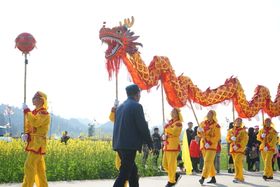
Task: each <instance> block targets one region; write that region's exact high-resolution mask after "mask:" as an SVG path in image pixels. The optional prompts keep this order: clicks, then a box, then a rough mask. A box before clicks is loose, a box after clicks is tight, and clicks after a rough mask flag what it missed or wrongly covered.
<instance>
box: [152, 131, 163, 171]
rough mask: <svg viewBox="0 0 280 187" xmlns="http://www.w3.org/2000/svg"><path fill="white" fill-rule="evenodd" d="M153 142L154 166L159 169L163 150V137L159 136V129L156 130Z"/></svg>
mask: <svg viewBox="0 0 280 187" xmlns="http://www.w3.org/2000/svg"><path fill="white" fill-rule="evenodd" d="M152 140H153V155H154V164H155V166H156V167H157V162H158V157H159V153H160V150H161V137H160V134H159V129H158V128H157V127H155V128H154V133H153V134H152Z"/></svg>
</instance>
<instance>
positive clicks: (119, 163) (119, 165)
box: [115, 152, 128, 187]
mask: <svg viewBox="0 0 280 187" xmlns="http://www.w3.org/2000/svg"><path fill="white" fill-rule="evenodd" d="M115 166H116V168H117V170H120V167H121V158H120V156H119V154H118V152H116V158H115ZM124 187H128V181H125V184H124Z"/></svg>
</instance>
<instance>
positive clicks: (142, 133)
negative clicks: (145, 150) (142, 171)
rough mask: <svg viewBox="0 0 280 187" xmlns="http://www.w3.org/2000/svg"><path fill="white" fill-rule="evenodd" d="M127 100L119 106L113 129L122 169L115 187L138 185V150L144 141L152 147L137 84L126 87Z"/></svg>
mask: <svg viewBox="0 0 280 187" xmlns="http://www.w3.org/2000/svg"><path fill="white" fill-rule="evenodd" d="M126 94H127V100H125V101H124V102H123V103H122V104H121V105H120V106H118V107H117V110H116V114H115V124H114V131H113V149H114V150H115V151H117V152H118V155H119V157H120V163H121V165H120V171H119V174H118V177H117V179H116V180H115V183H114V185H113V187H123V186H124V184H125V182H126V181H127V180H128V181H129V186H133V187H138V186H139V178H138V169H137V166H136V163H135V158H136V152H137V151H140V150H141V149H142V145H143V142H146V143H147V144H148V147H149V148H150V149H152V146H153V145H152V138H151V135H150V131H149V128H148V124H147V122H146V119H145V116H144V111H143V107H142V105H141V104H140V103H139V100H140V97H141V91H140V88H139V87H138V86H137V85H136V84H132V85H130V86H127V87H126Z"/></svg>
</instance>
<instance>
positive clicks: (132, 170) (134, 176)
mask: <svg viewBox="0 0 280 187" xmlns="http://www.w3.org/2000/svg"><path fill="white" fill-rule="evenodd" d="M118 154H119V156H120V159H121V167H120V171H119V175H118V177H117V179H116V181H115V183H114V186H113V187H123V186H124V183H125V181H127V180H128V182H129V187H139V182H138V180H139V178H138V170H137V166H136V164H135V157H136V150H118Z"/></svg>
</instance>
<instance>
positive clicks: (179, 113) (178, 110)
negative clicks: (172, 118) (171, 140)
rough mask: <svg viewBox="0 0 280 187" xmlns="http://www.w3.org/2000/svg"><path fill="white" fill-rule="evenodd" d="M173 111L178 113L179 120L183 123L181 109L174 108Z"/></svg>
mask: <svg viewBox="0 0 280 187" xmlns="http://www.w3.org/2000/svg"><path fill="white" fill-rule="evenodd" d="M173 109H174V110H176V111H177V113H178V118H179V120H180V121H181V122H183V121H184V120H183V116H182V114H181V110H180V108H173Z"/></svg>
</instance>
